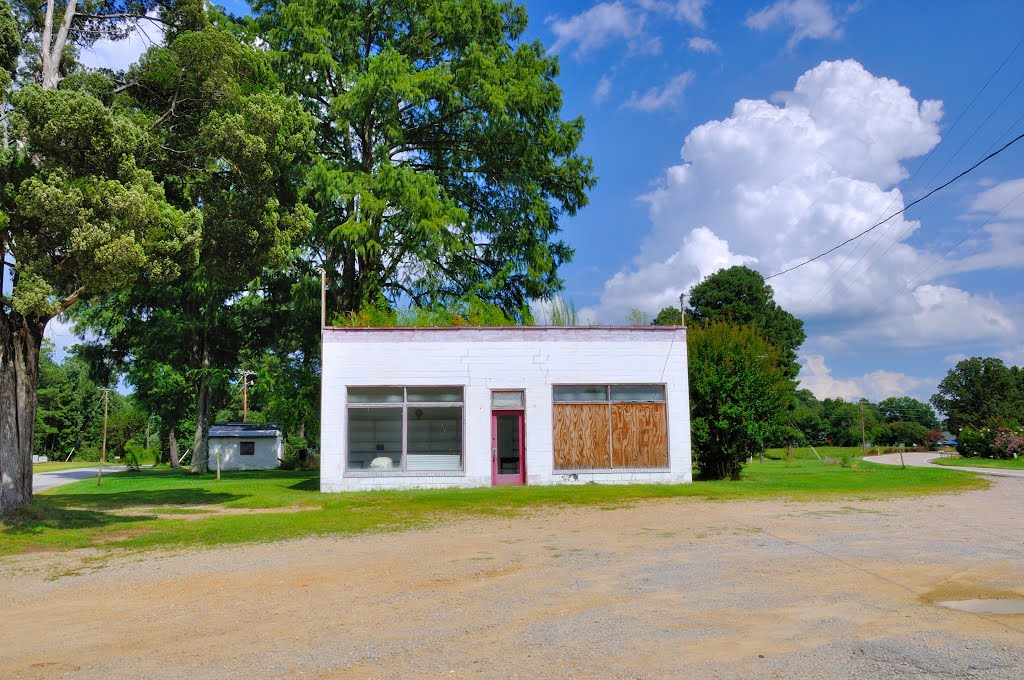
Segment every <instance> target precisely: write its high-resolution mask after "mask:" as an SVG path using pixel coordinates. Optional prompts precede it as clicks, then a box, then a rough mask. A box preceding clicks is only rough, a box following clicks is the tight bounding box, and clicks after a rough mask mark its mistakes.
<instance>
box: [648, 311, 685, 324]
mask: <svg viewBox="0 0 1024 680" xmlns="http://www.w3.org/2000/svg"><path fill="white" fill-rule="evenodd" d="M682 323H683V312H682V311H681V310H680V309H679V308H678V307H664V308H662V310H661V311H660V312H658V314H657V316H655V317H654V320H653V321H651V325H652V326H680V325H682Z"/></svg>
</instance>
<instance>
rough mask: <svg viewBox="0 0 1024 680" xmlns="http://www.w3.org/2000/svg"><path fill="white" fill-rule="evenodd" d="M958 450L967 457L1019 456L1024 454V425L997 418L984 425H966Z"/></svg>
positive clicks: (958, 442)
mask: <svg viewBox="0 0 1024 680" xmlns="http://www.w3.org/2000/svg"><path fill="white" fill-rule="evenodd" d="M956 450H957V452H958V453H959V454H960V455H961V456H964V457H967V458H974V457H979V458H1017V457H1018V456H1021V455H1024V427H1021V426H1020V425H1018V424H1016V423H1012V422H1004V421H999V420H996V419H993V420H991V421H989V423H988V424H986V425H985V426H984V427H969V426H968V427H964V428H963V429H962V430H960V435H959V437H957V445H956Z"/></svg>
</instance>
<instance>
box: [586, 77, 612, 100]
mask: <svg viewBox="0 0 1024 680" xmlns="http://www.w3.org/2000/svg"><path fill="white" fill-rule="evenodd" d="M611 93H612V76H611V75H610V74H607V73H606V74H605V75H603V76H601V79H600V80H599V81H597V87H595V88H594V94H593V95H591V97H590V99H591V101H593V102H594V105H595V106H600V105H601V104H603V103H605V102H606V101H607V100H608V97H609V96H610V95H611Z"/></svg>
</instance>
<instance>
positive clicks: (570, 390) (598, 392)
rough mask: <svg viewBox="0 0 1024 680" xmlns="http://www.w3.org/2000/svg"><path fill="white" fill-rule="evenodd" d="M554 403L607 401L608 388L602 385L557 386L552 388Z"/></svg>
mask: <svg viewBox="0 0 1024 680" xmlns="http://www.w3.org/2000/svg"><path fill="white" fill-rule="evenodd" d="M554 399H555V401H607V400H608V388H607V387H605V386H604V385H558V386H556V387H555V388H554Z"/></svg>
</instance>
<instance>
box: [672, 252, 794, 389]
mask: <svg viewBox="0 0 1024 680" xmlns="http://www.w3.org/2000/svg"><path fill="white" fill-rule="evenodd" d="M687 307H688V311H687V315H686V316H687V318H692V319H693V321H696V322H701V321H709V320H718V321H732V322H733V323H737V324H740V325H751V326H754V327H755V328H757V330H758V332H760V333H761V334H762V335H763V336H764V337H765V338H766V339H767V340H768V342H770V343H771V344H773V345H775V346H776V347H778V348H779V349H780V350H781V351H782V356H781V361H782V366H783V368H784V369H785V370H786V375H788V376H789V377H790V378H796V376H797V374H798V373H799V372H800V365H799V364H798V363H797V362H796V351H797V350H798V349H799V348H800V345H802V344H804V340H806V339H807V335H806V334H805V333H804V322H803V321H801V320H800V319H798V318H796V317H795V316H793V315H792V314H790V313H789V312H787V311H786V310H784V309H783V308H782V307H780V306H779V305H778V304H777V303H776V302H775V293H774V291H773V290H772V287H771V286H769V285H768V284H766V283H765V281H764V277H763V276H761V274H760V273H759V272H756V271H754V270H753V269H750V268H749V267H742V266H736V267H729V268H728V269H721V270H719V271H717V272H715V273H714V274H711V275H710V276H708V277H707V278H706V279H704V280H703V281H701V282H700V283H698V284H697V285H696V286H694V287H693V290H691V291H690V296H689V298H688V299H687Z"/></svg>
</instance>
